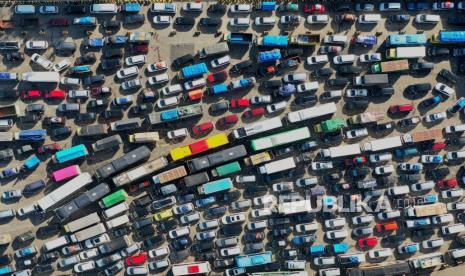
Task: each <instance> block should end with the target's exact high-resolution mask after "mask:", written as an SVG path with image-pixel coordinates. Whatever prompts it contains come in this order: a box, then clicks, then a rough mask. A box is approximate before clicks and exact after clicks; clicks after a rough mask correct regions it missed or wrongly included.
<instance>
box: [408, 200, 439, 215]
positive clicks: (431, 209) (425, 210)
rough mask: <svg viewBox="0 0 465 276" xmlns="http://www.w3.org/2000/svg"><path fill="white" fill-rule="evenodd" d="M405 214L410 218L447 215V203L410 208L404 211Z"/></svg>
mask: <svg viewBox="0 0 465 276" xmlns="http://www.w3.org/2000/svg"><path fill="white" fill-rule="evenodd" d="M404 214H405V215H406V216H408V217H417V218H420V217H429V216H438V215H443V214H447V207H446V204H445V203H442V202H436V203H433V204H428V205H416V206H409V207H407V208H405V209H404Z"/></svg>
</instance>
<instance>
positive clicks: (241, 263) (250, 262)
mask: <svg viewBox="0 0 465 276" xmlns="http://www.w3.org/2000/svg"><path fill="white" fill-rule="evenodd" d="M234 261H235V262H236V267H251V266H259V265H265V264H269V263H272V262H273V254H272V253H271V251H265V252H263V253H256V254H250V255H241V256H236V257H235V258H234Z"/></svg>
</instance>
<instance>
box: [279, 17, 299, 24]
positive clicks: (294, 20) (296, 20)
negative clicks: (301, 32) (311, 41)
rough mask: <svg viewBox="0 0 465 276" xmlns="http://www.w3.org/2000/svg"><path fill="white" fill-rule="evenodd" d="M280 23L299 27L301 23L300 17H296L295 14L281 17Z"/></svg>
mask: <svg viewBox="0 0 465 276" xmlns="http://www.w3.org/2000/svg"><path fill="white" fill-rule="evenodd" d="M279 22H280V23H281V24H282V25H290V26H293V25H299V23H300V16H298V15H295V14H290V15H283V16H281V18H280V20H279Z"/></svg>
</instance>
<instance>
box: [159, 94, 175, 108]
mask: <svg viewBox="0 0 465 276" xmlns="http://www.w3.org/2000/svg"><path fill="white" fill-rule="evenodd" d="M178 104H179V98H178V97H176V96H173V97H169V98H163V99H159V100H158V101H157V107H158V108H160V109H162V108H167V107H170V106H175V105H178Z"/></svg>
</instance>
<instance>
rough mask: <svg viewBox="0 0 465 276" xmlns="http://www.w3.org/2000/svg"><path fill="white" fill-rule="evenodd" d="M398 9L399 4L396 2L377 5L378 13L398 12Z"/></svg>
mask: <svg viewBox="0 0 465 276" xmlns="http://www.w3.org/2000/svg"><path fill="white" fill-rule="evenodd" d="M400 9H401V4H400V3H398V2H388V3H380V4H379V10H380V11H400Z"/></svg>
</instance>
